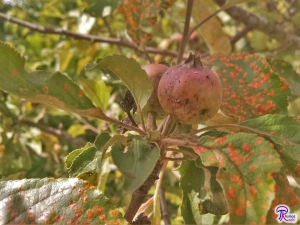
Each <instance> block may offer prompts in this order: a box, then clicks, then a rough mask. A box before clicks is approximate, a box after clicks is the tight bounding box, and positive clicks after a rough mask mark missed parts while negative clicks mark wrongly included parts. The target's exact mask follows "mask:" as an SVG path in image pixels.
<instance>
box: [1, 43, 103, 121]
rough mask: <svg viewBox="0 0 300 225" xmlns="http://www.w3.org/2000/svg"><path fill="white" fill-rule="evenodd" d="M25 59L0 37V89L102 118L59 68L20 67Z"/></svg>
mask: <svg viewBox="0 0 300 225" xmlns="http://www.w3.org/2000/svg"><path fill="white" fill-rule="evenodd" d="M24 63H25V59H24V58H22V57H21V56H20V54H19V53H17V52H16V51H15V50H14V49H13V48H11V47H10V46H9V45H7V44H5V43H4V42H2V41H0V71H1V72H0V89H2V90H3V91H6V92H9V93H11V94H14V95H17V96H19V97H21V98H25V99H27V100H29V101H32V102H38V103H44V104H48V105H51V106H55V107H57V108H59V109H62V110H65V111H69V112H73V113H77V114H79V115H83V116H90V117H95V118H99V119H103V118H106V116H105V114H104V113H103V111H102V110H101V109H100V108H95V106H94V105H93V103H92V102H91V100H90V99H88V98H87V97H86V95H85V94H84V93H83V91H82V90H80V88H79V87H78V86H77V85H76V84H75V83H74V82H73V81H72V80H71V79H69V78H68V77H67V76H65V75H63V74H62V73H60V72H55V73H53V74H51V73H49V72H47V71H32V72H30V73H28V72H27V71H26V70H25V69H24Z"/></svg>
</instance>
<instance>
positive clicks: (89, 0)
mask: <svg viewBox="0 0 300 225" xmlns="http://www.w3.org/2000/svg"><path fill="white" fill-rule="evenodd" d="M82 2H83V6H84V8H85V9H84V12H86V13H88V14H90V15H91V16H93V17H102V16H107V15H108V14H107V12H106V10H109V12H110V13H109V14H111V13H112V12H113V11H114V10H115V9H116V8H117V6H118V3H119V0H101V1H99V0H82Z"/></svg>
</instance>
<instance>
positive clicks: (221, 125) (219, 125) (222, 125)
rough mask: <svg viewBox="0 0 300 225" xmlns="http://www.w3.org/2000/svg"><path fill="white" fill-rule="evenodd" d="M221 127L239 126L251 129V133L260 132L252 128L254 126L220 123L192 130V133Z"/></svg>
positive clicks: (243, 128)
mask: <svg viewBox="0 0 300 225" xmlns="http://www.w3.org/2000/svg"><path fill="white" fill-rule="evenodd" d="M220 127H225V128H239V129H242V130H246V131H249V132H251V133H258V131H255V129H252V128H249V127H245V126H242V125H238V124H218V125H214V126H209V127H204V128H201V129H199V130H196V131H193V132H191V134H192V135H193V134H198V133H201V132H203V131H207V130H213V129H216V128H220Z"/></svg>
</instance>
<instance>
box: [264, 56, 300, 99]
mask: <svg viewBox="0 0 300 225" xmlns="http://www.w3.org/2000/svg"><path fill="white" fill-rule="evenodd" d="M268 63H269V64H270V66H271V67H272V69H274V71H275V72H276V73H277V74H278V75H279V76H280V77H282V78H284V79H285V80H286V82H287V83H288V84H289V87H290V88H291V91H292V95H294V96H300V88H299V87H300V75H299V74H298V73H297V72H296V71H295V70H294V68H293V67H292V65H291V64H289V63H288V62H285V61H283V60H279V59H274V58H269V59H268Z"/></svg>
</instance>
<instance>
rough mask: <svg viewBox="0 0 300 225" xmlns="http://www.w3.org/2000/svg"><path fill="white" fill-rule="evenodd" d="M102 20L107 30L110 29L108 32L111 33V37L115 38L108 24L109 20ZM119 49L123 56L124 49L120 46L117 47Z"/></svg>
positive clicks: (104, 18)
mask: <svg viewBox="0 0 300 225" xmlns="http://www.w3.org/2000/svg"><path fill="white" fill-rule="evenodd" d="M102 19H103V21H104V24H105V26H106V27H107V29H108V32H109V35H110V37H113V32H112V30H111V28H110V25H109V23H108V21H107V18H106V17H103V18H102ZM117 47H118V49H119V52H120V53H121V54H123V52H122V48H121V47H120V46H119V45H117Z"/></svg>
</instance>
